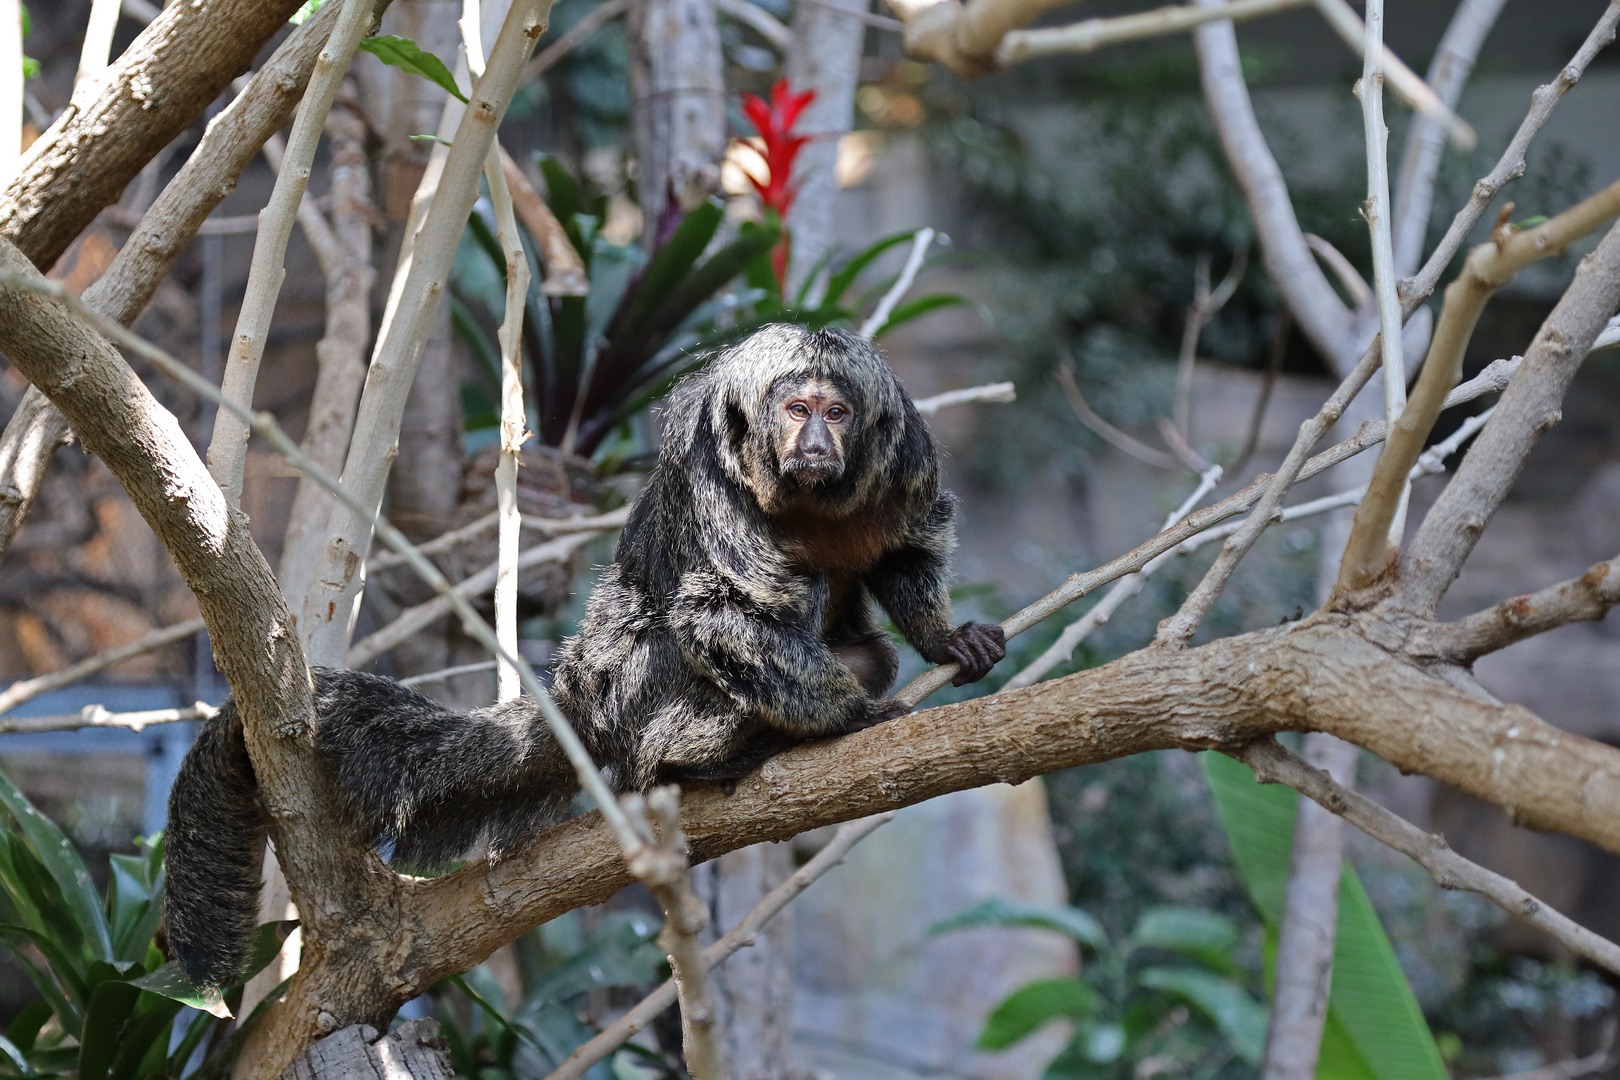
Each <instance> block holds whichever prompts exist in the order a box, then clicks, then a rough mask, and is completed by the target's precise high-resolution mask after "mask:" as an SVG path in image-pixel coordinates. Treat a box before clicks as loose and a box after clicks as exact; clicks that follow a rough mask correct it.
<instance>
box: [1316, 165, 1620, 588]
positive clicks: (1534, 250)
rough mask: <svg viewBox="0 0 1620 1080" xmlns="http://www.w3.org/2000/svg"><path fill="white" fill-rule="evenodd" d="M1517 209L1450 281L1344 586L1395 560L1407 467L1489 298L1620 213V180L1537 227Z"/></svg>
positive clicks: (1381, 463)
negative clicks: (1394, 532)
mask: <svg viewBox="0 0 1620 1080" xmlns="http://www.w3.org/2000/svg"><path fill="white" fill-rule="evenodd" d="M1511 209H1512V204H1509V205H1508V206H1507V207H1504V208H1503V214H1502V221H1501V222H1500V223H1498V225H1497V228H1496V230H1495V231H1494V232H1493V233H1492V236H1491V239H1490V240H1488V241H1487V242H1485V243H1483V244H1481V245H1479V246H1478V247H1476V248H1475V249H1474V250H1473V251H1472V252H1470V253H1469V255H1468V261H1467V262H1466V263H1464V264H1463V271H1462V273H1461V274H1460V275H1458V277H1457V280H1455V281H1453V282H1452V283H1451V284H1450V285H1448V286H1446V300H1445V305H1444V307H1443V308H1442V309H1441V311H1440V321H1439V323H1438V324H1437V325H1436V326H1435V329H1434V337H1433V339H1432V340H1431V341H1430V343H1429V355H1428V356H1427V357H1425V358H1424V361H1423V371H1422V374H1420V375H1419V376H1418V382H1417V386H1416V387H1415V388H1414V389H1413V391H1412V401H1411V404H1410V405H1409V406H1407V408H1406V410H1405V411H1404V412H1402V413H1401V417H1400V420H1399V422H1397V423H1396V424H1395V425H1394V426H1393V427H1392V428H1391V429H1390V430H1391V434H1390V436H1389V443H1388V445H1387V446H1385V448H1384V452H1383V453H1382V454H1380V455H1379V458H1378V465H1377V467H1376V468H1375V469H1374V471H1373V478H1372V481H1371V483H1370V485H1369V487H1368V491H1369V492H1370V494H1369V496H1368V498H1367V500H1366V501H1365V502H1363V503H1362V504H1361V508H1360V509H1359V510H1358V511H1357V512H1356V520H1355V525H1354V526H1353V527H1352V528H1351V531H1350V539H1349V541H1348V543H1346V545H1345V552H1344V561H1343V562H1342V563H1341V564H1340V567H1339V585H1338V587H1339V588H1340V589H1343V590H1346V591H1355V590H1358V589H1364V588H1366V587H1367V586H1369V585H1371V584H1372V583H1373V582H1374V581H1375V580H1377V579H1378V578H1379V576H1380V575H1382V574H1383V573H1384V571H1385V569H1386V568H1387V567H1388V566H1389V565H1390V559H1391V555H1392V553H1391V551H1390V550H1389V536H1390V530H1391V526H1392V523H1393V522H1394V521H1395V520H1396V518H1397V517H1398V515H1399V509H1400V506H1401V503H1402V501H1403V494H1404V490H1405V477H1406V473H1407V470H1409V469H1410V468H1411V467H1412V464H1413V463H1414V462H1416V461H1417V458H1418V455H1419V454H1420V453H1422V452H1423V443H1424V440H1426V439H1427V438H1428V436H1429V431H1430V430H1431V429H1432V428H1433V427H1434V422H1435V420H1436V419H1438V418H1439V416H1440V411H1441V409H1442V408H1444V405H1443V401H1444V398H1445V396H1446V394H1447V392H1448V391H1449V390H1450V389H1451V387H1452V386H1453V385H1455V384H1456V382H1457V378H1458V376H1459V375H1460V374H1461V372H1462V361H1463V352H1464V351H1465V350H1466V349H1467V347H1468V341H1469V339H1470V338H1471V337H1472V336H1473V333H1474V326H1475V324H1476V323H1477V322H1478V321H1479V316H1480V313H1481V312H1482V311H1484V310H1485V304H1486V302H1487V301H1489V300H1490V298H1491V296H1492V295H1493V294H1495V292H1496V290H1497V289H1500V288H1501V287H1502V286H1504V285H1506V284H1507V283H1508V282H1510V281H1512V280H1513V277H1514V275H1515V274H1517V273H1518V272H1519V271H1520V270H1521V269H1523V268H1524V267H1526V266H1528V265H1529V264H1530V263H1532V262H1535V261H1536V260H1538V259H1542V258H1545V257H1547V256H1548V255H1554V254H1557V253H1559V252H1561V251H1563V250H1564V249H1565V248H1566V247H1568V246H1569V244H1571V243H1573V242H1574V241H1576V240H1578V239H1580V238H1581V237H1583V236H1585V235H1586V234H1587V233H1589V232H1591V231H1592V230H1593V229H1596V228H1597V227H1598V226H1600V225H1602V224H1603V223H1604V222H1605V221H1607V220H1609V219H1610V218H1612V217H1614V216H1616V215H1617V214H1620V181H1616V182H1615V183H1613V184H1611V185H1609V186H1608V187H1607V188H1605V189H1604V190H1602V191H1600V192H1598V193H1597V194H1596V195H1593V196H1592V197H1590V198H1588V199H1584V200H1582V201H1581V202H1580V203H1578V204H1577V205H1575V206H1573V207H1571V208H1570V209H1568V210H1566V211H1564V212H1563V213H1562V214H1559V215H1558V216H1557V217H1555V218H1552V219H1551V220H1549V221H1545V222H1543V223H1542V224H1540V225H1537V226H1536V227H1535V228H1533V229H1525V230H1523V231H1516V230H1515V229H1514V228H1513V226H1512V225H1510V224H1508V222H1507V220H1506V219H1507V215H1508V213H1509V212H1510V211H1511Z"/></svg>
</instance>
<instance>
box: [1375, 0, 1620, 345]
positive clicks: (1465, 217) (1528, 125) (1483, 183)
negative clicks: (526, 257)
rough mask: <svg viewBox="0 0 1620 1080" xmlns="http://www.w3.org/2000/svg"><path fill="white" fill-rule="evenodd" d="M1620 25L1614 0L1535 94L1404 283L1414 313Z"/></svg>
mask: <svg viewBox="0 0 1620 1080" xmlns="http://www.w3.org/2000/svg"><path fill="white" fill-rule="evenodd" d="M1616 26H1620V0H1610V3H1609V6H1608V7H1607V8H1605V9H1604V12H1603V15H1602V16H1601V17H1600V18H1599V19H1598V21H1597V25H1595V26H1594V27H1592V32H1591V33H1590V34H1588V35H1586V40H1585V41H1583V42H1581V46H1580V48H1579V49H1577V50H1576V51H1575V55H1574V57H1573V58H1572V59H1571V60H1570V62H1569V63H1567V64H1565V65H1564V66H1563V68H1562V69H1561V70H1560V71H1559V72H1558V77H1557V78H1556V79H1554V80H1553V81H1552V82H1550V83H1547V84H1545V85H1543V86H1539V87H1537V88H1536V91H1535V93H1533V94H1531V95H1530V111H1529V112H1528V113H1526V114H1525V117H1524V119H1523V120H1522V121H1520V123H1519V128H1518V130H1517V131H1515V132H1514V133H1513V138H1512V139H1510V140H1508V145H1507V149H1505V150H1503V151H1502V156H1501V157H1500V158H1498V159H1497V161H1496V164H1495V165H1494V166H1493V167H1492V168H1491V171H1490V172H1489V173H1487V174H1485V176H1483V177H1481V178H1480V179H1479V180H1478V181H1476V182H1475V184H1474V190H1473V193H1472V195H1470V196H1469V199H1468V202H1467V203H1466V204H1465V205H1464V206H1463V208H1462V209H1461V210H1458V211H1457V213H1456V214H1455V215H1454V216H1453V217H1452V219H1451V225H1450V227H1449V228H1447V229H1446V235H1445V236H1444V237H1443V238H1442V239H1441V241H1440V243H1439V244H1438V245H1437V246H1436V247H1435V249H1434V251H1433V252H1431V253H1430V254H1429V258H1428V261H1427V262H1425V263H1424V264H1423V268H1422V269H1421V270H1419V271H1418V272H1417V274H1416V276H1414V277H1411V278H1408V279H1406V280H1405V281H1403V282H1401V305H1402V308H1403V310H1404V311H1405V312H1406V313H1407V314H1408V315H1410V314H1411V313H1412V312H1413V311H1415V310H1417V306H1418V305H1419V304H1421V303H1422V302H1423V301H1424V300H1426V299H1428V297H1429V294H1430V293H1432V292H1434V287H1435V286H1436V285H1437V284H1439V282H1440V275H1441V274H1443V273H1445V270H1446V267H1448V266H1450V265H1451V259H1452V256H1454V255H1456V254H1457V251H1458V250H1459V249H1460V248H1461V247H1462V245H1463V241H1464V240H1466V239H1467V238H1468V234H1469V233H1470V232H1472V231H1473V229H1474V226H1475V225H1477V224H1479V219H1480V218H1481V217H1483V216H1484V214H1485V208H1486V207H1488V206H1490V204H1491V202H1492V200H1494V199H1495V198H1496V196H1497V193H1498V192H1500V191H1501V190H1502V185H1504V184H1506V183H1507V182H1508V181H1509V180H1517V179H1518V178H1519V177H1521V176H1523V175H1524V160H1525V153H1526V151H1527V150H1529V148H1530V141H1531V140H1532V139H1534V138H1535V137H1536V133H1537V132H1539V131H1540V130H1541V127H1542V125H1543V124H1545V123H1546V122H1547V118H1548V117H1549V116H1551V115H1552V111H1553V108H1554V107H1555V106H1556V105H1557V104H1558V102H1559V101H1560V100H1561V99H1562V98H1563V96H1564V95H1565V94H1567V93H1568V92H1569V89H1570V87H1572V86H1574V85H1575V84H1576V83H1577V82H1579V81H1580V79H1581V76H1582V75H1583V74H1584V73H1585V72H1586V68H1587V65H1589V64H1590V63H1591V62H1592V58H1593V57H1595V56H1596V55H1597V54H1598V53H1599V52H1601V51H1602V50H1603V49H1604V48H1605V47H1606V46H1607V45H1608V44H1609V43H1610V42H1611V41H1613V40H1614V35H1615V28H1616Z"/></svg>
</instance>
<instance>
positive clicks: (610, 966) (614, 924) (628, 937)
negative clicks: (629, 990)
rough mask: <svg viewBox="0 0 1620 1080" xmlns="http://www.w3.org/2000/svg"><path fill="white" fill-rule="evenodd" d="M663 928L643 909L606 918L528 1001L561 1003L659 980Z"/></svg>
mask: <svg viewBox="0 0 1620 1080" xmlns="http://www.w3.org/2000/svg"><path fill="white" fill-rule="evenodd" d="M659 926H660V924H659V922H658V921H657V920H656V919H651V918H648V917H647V916H646V915H643V914H641V913H639V912H635V913H628V912H627V913H622V914H616V915H610V916H608V917H606V918H604V919H603V920H602V922H601V923H600V924H599V925H598V926H597V927H596V929H595V930H594V931H592V933H591V936H590V937H589V938H587V939H586V940H585V942H584V944H583V945H582V946H581V947H580V950H579V951H578V952H577V953H575V954H574V955H573V956H571V957H569V958H568V959H567V960H564V961H563V962H562V963H560V964H558V965H557V966H556V967H554V968H552V969H551V970H550V971H547V972H546V973H545V975H543V976H542V977H541V978H540V979H539V980H538V981H537V982H536V983H535V984H534V986H533V987H532V988H531V989H530V990H529V992H528V998H527V1004H544V1003H549V1002H561V1001H565V1000H567V999H568V998H571V997H573V996H574V995H575V994H581V993H584V992H585V991H587V990H597V989H602V988H605V987H618V986H645V985H647V984H648V983H655V982H661V981H662V976H661V974H660V970H659V969H660V967H661V965H662V964H663V963H664V954H663V953H662V951H660V950H659V948H658V946H657V945H656V944H654V943H653V939H654V938H655V937H656V936H657V934H658V929H659Z"/></svg>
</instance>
